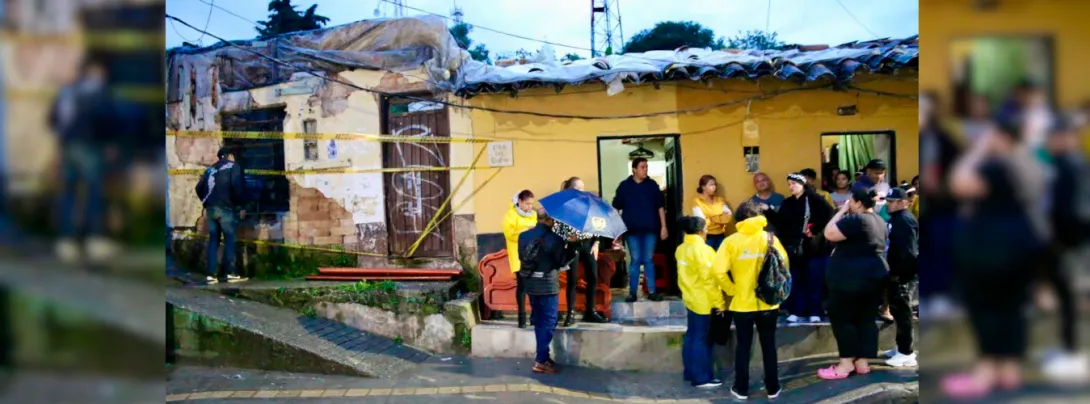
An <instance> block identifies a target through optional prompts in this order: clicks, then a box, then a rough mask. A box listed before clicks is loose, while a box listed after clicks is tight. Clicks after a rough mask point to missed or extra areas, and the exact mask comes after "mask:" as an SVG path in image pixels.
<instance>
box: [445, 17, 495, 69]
mask: <svg viewBox="0 0 1090 404" xmlns="http://www.w3.org/2000/svg"><path fill="white" fill-rule="evenodd" d="M472 31H473V26H472V25H469V24H466V23H464V22H460V23H457V24H454V26H452V27H450V35H451V36H453V37H454V41H455V42H458V46H459V47H461V48H462V49H465V50H467V51H469V56H470V57H471V58H473V60H476V61H479V62H488V56H489V51H488V47H486V46H485V45H484V44H483V43H479V44H477V46H473V47H472V48H470V46H472V45H473V40H472V39H470V38H469V33H470V32H472Z"/></svg>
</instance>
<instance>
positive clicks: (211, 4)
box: [198, 0, 261, 29]
mask: <svg viewBox="0 0 1090 404" xmlns="http://www.w3.org/2000/svg"><path fill="white" fill-rule="evenodd" d="M198 1H200V2H201V3H204V4H207V5H209V6H210V7H215V8H218V9H220V11H223V12H225V13H227V14H230V15H233V16H235V17H238V18H241V19H242V20H243V21H246V22H249V23H250V24H253V25H254V26H259V25H261V24H259V23H258V22H257V21H254V20H251V19H249V18H246V17H243V16H241V15H238V14H235V13H234V12H233V11H231V10H228V9H226V8H223V7H220V6H217V5H216V3H214V2H213V3H209V2H208V0H198ZM204 28H205V29H208V27H204Z"/></svg>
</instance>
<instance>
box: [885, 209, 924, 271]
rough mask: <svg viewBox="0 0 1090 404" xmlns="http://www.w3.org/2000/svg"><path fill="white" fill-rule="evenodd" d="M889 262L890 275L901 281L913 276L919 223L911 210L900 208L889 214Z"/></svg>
mask: <svg viewBox="0 0 1090 404" xmlns="http://www.w3.org/2000/svg"><path fill="white" fill-rule="evenodd" d="M888 226H889V252H887V253H886V262H888V263H889V272H890V276H896V277H898V278H899V279H900V280H901V281H908V280H910V279H913V278H915V276H916V274H917V273H918V263H917V260H918V258H919V256H920V224H919V223H918V222H917V221H916V217H915V216H912V212H909V211H908V209H902V210H899V211H896V212H893V213H890V215H889V224H888Z"/></svg>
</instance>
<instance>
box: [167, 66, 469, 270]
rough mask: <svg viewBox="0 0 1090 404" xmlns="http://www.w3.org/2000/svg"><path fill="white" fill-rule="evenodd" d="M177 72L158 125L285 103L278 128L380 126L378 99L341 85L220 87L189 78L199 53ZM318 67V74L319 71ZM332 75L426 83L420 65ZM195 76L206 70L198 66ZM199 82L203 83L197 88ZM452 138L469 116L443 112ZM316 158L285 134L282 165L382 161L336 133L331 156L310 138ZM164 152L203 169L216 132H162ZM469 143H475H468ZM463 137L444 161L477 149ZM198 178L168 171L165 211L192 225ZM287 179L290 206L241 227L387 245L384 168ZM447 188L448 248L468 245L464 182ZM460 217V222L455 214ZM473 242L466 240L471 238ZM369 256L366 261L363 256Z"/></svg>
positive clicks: (390, 87)
mask: <svg viewBox="0 0 1090 404" xmlns="http://www.w3.org/2000/svg"><path fill="white" fill-rule="evenodd" d="M183 63H191V65H189V66H183V69H182V71H181V74H179V75H178V76H179V79H178V81H179V83H178V86H179V93H180V94H181V95H182V101H181V102H177V103H172V104H169V105H168V108H167V109H168V112H167V113H168V119H167V125H168V128H169V129H177V130H208V131H215V130H220V123H219V121H218V119H219V118H218V117H219V116H220V115H221V114H224V113H232V112H239V111H246V110H251V109H261V108H284V109H285V111H286V112H287V114H286V117H285V119H284V122H283V128H284V132H304V131H305V130H304V122H306V121H308V120H313V121H314V122H315V126H316V127H315V128H314V130H315V131H316V132H317V133H355V134H379V133H381V131H382V127H381V119H380V108H381V102H380V100H379V97H378V96H377V95H376V94H373V93H371V92H367V91H361V90H358V89H355V88H352V87H350V86H346V85H343V84H339V83H333V82H331V81H325V80H321V79H316V78H313V77H311V76H308V75H305V74H296V77H293V81H292V82H288V83H283V84H279V85H276V86H269V87H262V88H256V89H252V90H248V91H233V92H227V93H222V92H220V91H219V90H218V89H217V88H216V87H215V86H211V83H202V82H201V81H200V80H191V79H190V78H191V77H192V76H191V74H190V72H194V71H199V69H211V68H212V66H211V65H210V62H208V61H204V60H202V59H200V58H194V59H191V60H186V61H185V62H183ZM323 74H326V73H323ZM335 76H336V77H337V78H338V79H340V80H345V81H349V82H352V83H354V84H356V85H359V86H362V87H365V88H376V89H381V91H384V92H391V93H398V92H402V93H403V92H410V91H419V90H421V89H425V88H426V84H427V83H425V82H423V81H422V80H420V79H415V78H414V76H415V77H424V76H425V75H424V74H423V72H417V73H406V74H404V75H402V74H396V73H389V72H377V71H364V70H356V71H350V72H341V73H339V74H336V75H335ZM196 77H212V75H210V74H205V75H201V74H197V75H196ZM205 86H207V87H205ZM450 124H451V128H450V132H451V133H452V136H469V133H470V132H471V125H470V117H469V115H468V114H466V113H464V112H462V111H458V110H457V109H451V110H450ZM317 142H318V159H317V160H306V158H305V151H304V140H301V139H298V140H297V139H287V140H284V152H285V153H284V154H285V169H286V170H289V171H291V170H306V169H336V168H343V169H353V170H379V169H382V168H383V162H382V149H383V148H382V143H380V142H374V141H344V140H337V141H335V147H336V153H335V155H333V156H331V155H330V153H329V151H330V148H331V147H330V145H329V143H330V140H319V141H317ZM166 143H167V145H166V147H167V157H168V164H169V166H170V168H204V167H207V166H208V165H211V164H213V163H214V162H215V160H216V158H215V153H216V150H218V148H219V147H220V145H221V144H222V140H220V139H213V138H197V137H167V142H166ZM476 147H477V148H479V147H482V146H476ZM477 148H475V146H473V145H471V144H466V143H455V144H452V145H451V161H450V164H451V165H452V166H468V165H470V163H471V162H472V159H473V157H474V154H475V152H476V151H477V150H479V149H477ZM464 175H470V176H472V173H470V172H466V171H455V172H452V175H451V187H453V186H454V184H456V183H457V182H458V181H459V180H460V179H461V177H462V176H464ZM198 179H199V177H197V176H174V177H173V178H171V182H170V192H169V194H170V217H171V223H172V224H173V225H174V226H176V227H196V228H200V226H199V225H198V222H199V221H201V220H203V219H202V217H201V213H202V207H201V205H200V202H199V200H198V199H197V197H196V194H195V192H194V191H193V188H194V186H195V185H196V182H197V180H198ZM288 181H289V184H290V190H289V194H290V210H289V211H288V212H287V213H286V214H284V215H283V216H282V217H280V218H276V219H274V220H272V221H270V220H269V219H268V218H265V219H263V220H262V219H253V220H251V221H249V222H245V223H243V225H242V226H241V227H242V228H243V229H240V237H242V234H243V233H245V234H249V235H251V236H253V237H256V238H268V239H273V240H275V239H282V240H283V241H284V242H286V243H297V244H301V245H315V246H343V247H345V249H348V250H355V251H362V252H367V253H376V254H386V253H387V252H388V242H387V239H386V238H387V230H388V227H387V223H386V207H385V206H386V204H385V202H386V201H385V199H384V187H383V174H382V173H381V172H366V173H350V174H339V173H338V174H304V175H290V176H288ZM466 183H467V185H465V186H463V187H462V188H460V189H458V190H457V191H455V192H454V194H455V195H454V197H453V201H452V202H451V203H452V204H457V203H458V202H462V201H468V202H467V203H464V204H461V207H460V208H459V209H458V210H457V212H455V213H456V215H457V216H455V217H452V218H451V219H450V220H455V223H456V228H460V229H461V231H459V232H458V233H460V235H461V237H455V240H452V242H451V251H452V252H453V253H454V254H455V255H457V254H458V252H459V251H460V250H475V239H474V238H473V237H467V236H466V234H472V233H473V232H472V230H466V226H467V224H466V223H465V220H464V218H465V217H467V215H468V217H470V218H472V213H473V203H472V202H471V201H469V197H470V195H471V194H472V191H473V188H472V185H473V180H472V177H470V178H467V180H466ZM459 219H460V220H459ZM471 244H472V245H471ZM365 261H368V262H373V261H375V260H373V259H371V260H365Z"/></svg>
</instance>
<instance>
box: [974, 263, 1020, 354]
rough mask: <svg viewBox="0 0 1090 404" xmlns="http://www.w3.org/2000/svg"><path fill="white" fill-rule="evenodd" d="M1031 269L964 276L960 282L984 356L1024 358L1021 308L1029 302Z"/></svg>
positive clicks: (978, 344)
mask: <svg viewBox="0 0 1090 404" xmlns="http://www.w3.org/2000/svg"><path fill="white" fill-rule="evenodd" d="M1030 269H1031V268H1019V269H1016V270H1014V271H1019V272H1021V273H1018V274H1010V275H1008V274H1004V273H993V274H987V273H977V274H976V276H972V275H970V274H963V279H964V280H963V281H961V282H958V284H959V285H960V286H961V290H962V300H963V301H964V303H965V309H966V314H967V315H968V317H969V322H970V323H971V324H972V326H973V331H974V333H975V337H976V340H977V346H978V347H979V348H980V355H981V356H984V357H991V358H1006V359H1020V358H1022V357H1023V356H1024V355H1025V353H1026V344H1027V336H1026V333H1027V321H1026V316H1025V313H1024V312H1023V311H1022V309H1023V308H1024V307H1025V305H1026V303H1027V301H1028V299H1029V284H1030V281H1031V280H1032V277H1031V276H1029V274H1031V272H1030ZM1008 271H1009V270H1008ZM965 275H970V276H968V277H964V276H965ZM968 285H971V286H968Z"/></svg>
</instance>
